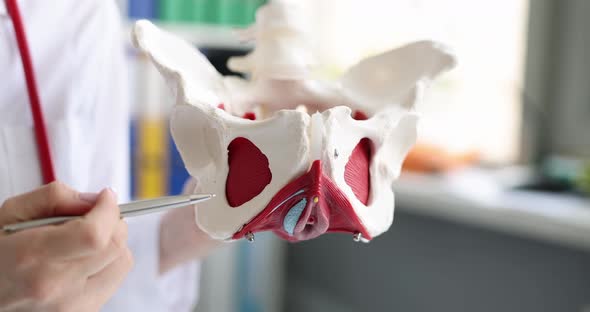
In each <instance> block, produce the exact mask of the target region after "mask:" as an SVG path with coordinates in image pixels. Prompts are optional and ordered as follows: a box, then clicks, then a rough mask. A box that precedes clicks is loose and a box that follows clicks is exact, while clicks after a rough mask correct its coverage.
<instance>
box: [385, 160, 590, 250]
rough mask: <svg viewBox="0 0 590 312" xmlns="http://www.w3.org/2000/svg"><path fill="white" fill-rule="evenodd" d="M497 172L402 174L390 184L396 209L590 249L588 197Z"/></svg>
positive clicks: (469, 170) (470, 170)
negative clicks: (520, 182) (540, 188)
mask: <svg viewBox="0 0 590 312" xmlns="http://www.w3.org/2000/svg"><path fill="white" fill-rule="evenodd" d="M496 173H497V172H494V171H492V170H483V169H481V170H480V169H468V170H465V171H463V172H457V173H453V174H446V175H440V176H432V175H422V174H406V173H404V174H403V175H402V177H401V178H400V179H399V180H398V181H396V182H395V183H394V192H395V196H396V208H397V209H400V210H402V211H405V212H409V213H415V214H420V215H425V216H431V217H436V218H441V219H445V220H448V221H451V222H457V223H462V224H467V225H471V226H477V227H482V228H485V229H489V230H494V231H499V232H504V233H509V234H513V235H517V236H521V237H526V238H532V239H535V240H539V241H543V242H548V243H554V244H555V243H556V244H559V245H562V246H567V247H573V248H577V249H583V250H586V251H588V250H590V240H589V239H588V237H590V200H589V199H587V198H584V197H581V196H575V195H565V194H555V193H548V192H536V191H523V190H515V189H514V188H513V185H508V184H506V183H502V179H501V178H499V177H498V175H497V174H496ZM394 226H395V222H394Z"/></svg>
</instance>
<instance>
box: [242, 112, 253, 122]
mask: <svg viewBox="0 0 590 312" xmlns="http://www.w3.org/2000/svg"><path fill="white" fill-rule="evenodd" d="M242 118H244V119H250V120H256V114H254V113H253V112H247V113H245V114H244V116H242Z"/></svg>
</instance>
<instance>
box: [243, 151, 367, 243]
mask: <svg viewBox="0 0 590 312" xmlns="http://www.w3.org/2000/svg"><path fill="white" fill-rule="evenodd" d="M303 198H306V199H307V205H306V207H305V210H304V212H303V213H302V214H301V217H300V219H299V220H298V222H297V226H296V227H295V231H294V234H293V235H289V234H288V233H287V232H286V231H285V229H284V228H283V220H284V218H285V215H287V213H288V212H289V210H290V209H291V208H292V207H293V205H295V204H296V203H298V202H299V201H301V200H302V199H303ZM262 231H274V232H275V234H276V235H278V236H279V237H281V238H283V239H285V240H288V241H291V242H296V241H302V240H306V239H311V238H314V237H317V236H319V235H321V234H323V233H326V232H341V233H356V232H359V233H361V234H362V235H363V237H364V238H365V239H368V240H370V239H371V236H370V235H369V233H368V232H367V231H366V229H365V227H364V226H363V224H362V222H361V221H360V219H359V218H358V216H357V215H356V213H355V212H354V209H353V207H352V205H351V204H350V201H349V200H348V199H347V198H346V196H345V195H344V193H343V192H342V191H341V190H340V189H339V188H338V186H336V184H335V183H334V182H332V181H331V180H330V179H329V178H328V177H327V176H325V175H324V174H323V172H322V166H321V162H320V161H319V160H316V161H314V162H313V165H312V167H311V169H310V170H309V172H307V173H305V174H303V175H301V176H300V177H298V178H297V179H295V180H293V181H292V182H290V183H289V184H287V185H286V186H285V187H283V188H282V189H281V190H280V191H279V192H278V193H277V194H276V195H275V196H274V197H273V198H272V199H271V201H270V202H269V203H268V205H267V206H266V207H265V208H264V210H263V211H262V212H260V213H259V214H258V215H256V217H254V219H252V220H251V221H250V222H248V223H247V224H245V225H244V227H243V228H242V229H241V230H240V231H238V232H236V233H235V234H234V235H233V237H232V238H233V239H240V238H242V237H244V235H245V234H246V233H248V232H252V233H255V232H262Z"/></svg>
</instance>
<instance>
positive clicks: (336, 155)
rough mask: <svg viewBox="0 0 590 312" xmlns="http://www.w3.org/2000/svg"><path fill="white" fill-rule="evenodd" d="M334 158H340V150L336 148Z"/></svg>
mask: <svg viewBox="0 0 590 312" xmlns="http://www.w3.org/2000/svg"><path fill="white" fill-rule="evenodd" d="M334 158H338V150H337V149H334Z"/></svg>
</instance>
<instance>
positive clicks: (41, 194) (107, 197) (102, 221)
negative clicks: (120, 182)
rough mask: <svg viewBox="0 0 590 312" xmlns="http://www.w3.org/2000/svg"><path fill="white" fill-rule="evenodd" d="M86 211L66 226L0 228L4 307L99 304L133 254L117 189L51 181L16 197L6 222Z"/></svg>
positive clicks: (0, 216)
mask: <svg viewBox="0 0 590 312" xmlns="http://www.w3.org/2000/svg"><path fill="white" fill-rule="evenodd" d="M82 214H83V215H84V217H83V218H80V219H77V220H72V221H69V222H67V223H65V224H62V225H54V226H44V227H40V228H35V229H29V230H24V231H21V232H17V233H13V234H2V233H0V311H1V312H5V311H11V312H12V311H98V310H99V309H100V308H101V307H102V305H104V303H106V301H107V300H108V299H109V298H110V297H111V296H112V295H113V293H114V292H115V291H116V289H117V288H118V286H119V284H120V283H121V282H122V280H123V279H124V278H125V276H126V275H127V273H128V271H129V270H130V268H131V266H132V263H133V260H132V256H131V253H130V251H129V249H128V248H127V242H126V240H127V225H126V224H125V222H123V221H122V220H120V218H119V208H118V206H117V201H116V195H115V194H114V192H113V191H112V190H110V189H105V190H103V191H102V192H101V193H100V194H98V195H96V194H88V193H83V194H81V193H78V192H76V191H74V190H72V189H70V188H68V187H67V186H65V185H63V184H61V183H52V184H49V185H47V186H44V187H42V188H40V189H38V190H35V191H33V192H31V193H27V194H23V195H20V196H16V197H13V198H10V199H8V200H6V201H5V202H4V204H3V205H2V207H0V226H1V225H6V224H10V223H15V222H21V221H27V220H31V219H37V218H44V217H51V216H63V215H82Z"/></svg>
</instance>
